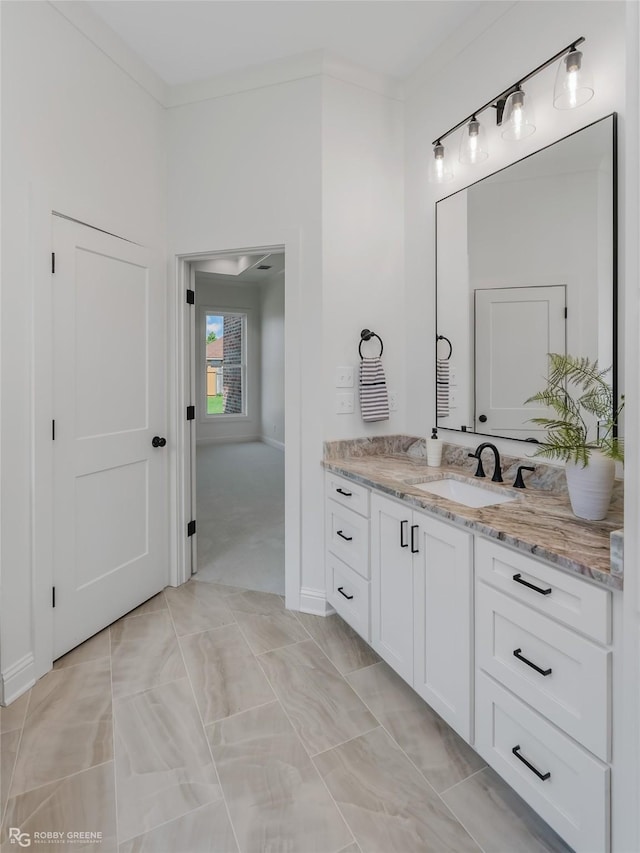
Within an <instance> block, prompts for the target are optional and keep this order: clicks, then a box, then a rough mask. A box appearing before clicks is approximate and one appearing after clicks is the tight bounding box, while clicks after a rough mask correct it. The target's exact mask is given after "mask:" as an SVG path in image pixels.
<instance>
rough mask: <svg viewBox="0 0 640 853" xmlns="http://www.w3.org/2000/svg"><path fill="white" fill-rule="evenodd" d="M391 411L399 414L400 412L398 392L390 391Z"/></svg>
mask: <svg viewBox="0 0 640 853" xmlns="http://www.w3.org/2000/svg"><path fill="white" fill-rule="evenodd" d="M389 411H390V412H397V411H398V392H397V391H389Z"/></svg>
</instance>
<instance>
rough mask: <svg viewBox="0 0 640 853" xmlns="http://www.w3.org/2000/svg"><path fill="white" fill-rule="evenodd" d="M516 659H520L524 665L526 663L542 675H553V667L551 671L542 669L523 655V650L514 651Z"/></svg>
mask: <svg viewBox="0 0 640 853" xmlns="http://www.w3.org/2000/svg"><path fill="white" fill-rule="evenodd" d="M513 656H514V658H518V660H521V661H522V663H526V665H527V666H530V667H531V669H535V671H536V672H539V673H540V675H551V667H549V669H540V667H539V666H536V664H535V663H532V662H531V661H530V660H527V659H526V657H524V655H523V654H522V649H514V650H513Z"/></svg>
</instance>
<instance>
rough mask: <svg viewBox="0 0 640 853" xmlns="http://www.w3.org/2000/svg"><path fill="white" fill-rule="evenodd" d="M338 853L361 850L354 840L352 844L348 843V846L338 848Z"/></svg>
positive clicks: (357, 852) (359, 851)
mask: <svg viewBox="0 0 640 853" xmlns="http://www.w3.org/2000/svg"><path fill="white" fill-rule="evenodd" d="M340 853H361V850H360V848H359V847H358V845H357V844H356V842H355V841H354V842H353V844H349V846H348V847H343V848H342V850H340Z"/></svg>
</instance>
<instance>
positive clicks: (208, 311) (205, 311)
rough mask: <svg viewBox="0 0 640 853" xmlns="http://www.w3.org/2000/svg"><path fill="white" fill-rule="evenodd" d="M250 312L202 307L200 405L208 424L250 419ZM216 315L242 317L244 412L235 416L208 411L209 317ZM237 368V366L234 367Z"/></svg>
mask: <svg viewBox="0 0 640 853" xmlns="http://www.w3.org/2000/svg"><path fill="white" fill-rule="evenodd" d="M248 313H249V310H248V309H247V308H237V309H233V308H209V307H205V306H202V307H201V309H200V322H199V329H200V341H201V344H200V347H199V351H200V353H201V355H200V368H199V369H198V375H199V377H200V386H201V390H200V404H201V413H202V414H201V416H200V420H201V421H203V422H206V423H209V422H211V421H214V420H217V419H220V420H221V422H222V423H232V422H233V421H245V420H247V419H248V417H249V392H248V385H247V382H248V369H247V361H248V359H247V354H248V342H247V334H248V328H249V317H248ZM211 315H214V316H216V317H227V316H234V317H238V316H239V317H241V318H242V353H241V362H240V364H239V365H238V367H239V368H240V377H241V383H242V412H237V413H234V414H228V415H227V414H225V413H224V412H212V413H211V414H209V412H208V411H207V399H208V395H207V316H211ZM234 367H235V365H234Z"/></svg>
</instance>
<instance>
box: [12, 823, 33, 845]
mask: <svg viewBox="0 0 640 853" xmlns="http://www.w3.org/2000/svg"><path fill="white" fill-rule="evenodd" d="M9 841H10V843H11V844H19V845H20V847H31V836H30V835H29V833H28V832H20V830H19V829H18V828H17V827H15V826H11V827H9Z"/></svg>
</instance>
